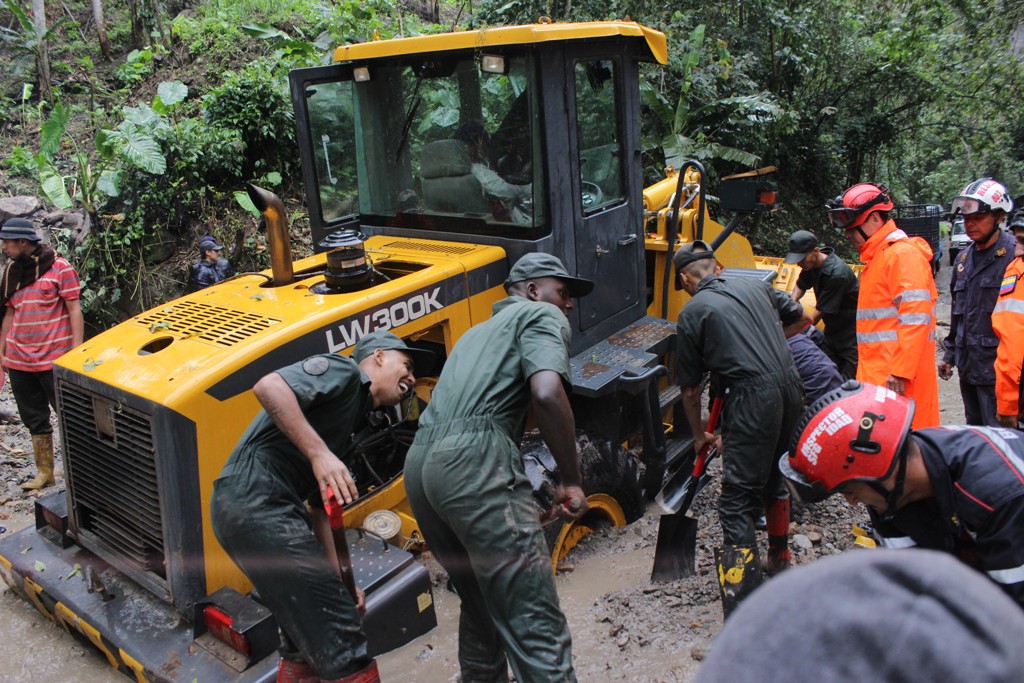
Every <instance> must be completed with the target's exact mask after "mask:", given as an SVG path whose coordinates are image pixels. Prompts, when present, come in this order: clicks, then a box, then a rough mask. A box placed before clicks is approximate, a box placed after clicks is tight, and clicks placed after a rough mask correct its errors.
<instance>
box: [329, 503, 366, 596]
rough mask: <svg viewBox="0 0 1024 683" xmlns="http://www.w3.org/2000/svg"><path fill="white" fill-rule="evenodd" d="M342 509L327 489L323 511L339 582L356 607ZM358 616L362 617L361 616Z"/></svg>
mask: <svg viewBox="0 0 1024 683" xmlns="http://www.w3.org/2000/svg"><path fill="white" fill-rule="evenodd" d="M343 508H344V505H343V504H342V503H341V502H340V501H339V500H338V499H337V498H336V497H335V495H334V491H333V490H331V489H330V488H328V489H327V501H326V502H325V503H324V511H325V512H326V513H327V521H328V523H329V524H330V525H331V534H333V536H334V552H335V553H336V554H337V555H338V568H339V571H340V573H341V581H342V583H344V584H345V588H347V589H348V592H349V593H351V594H352V600H353V601H354V602H355V603H356V604H357V605H358V604H359V595H358V591H356V578H355V575H354V573H353V571H352V559H351V558H350V557H349V554H348V539H347V538H346V537H345V519H344V511H343ZM359 616H362V614H360V615H359Z"/></svg>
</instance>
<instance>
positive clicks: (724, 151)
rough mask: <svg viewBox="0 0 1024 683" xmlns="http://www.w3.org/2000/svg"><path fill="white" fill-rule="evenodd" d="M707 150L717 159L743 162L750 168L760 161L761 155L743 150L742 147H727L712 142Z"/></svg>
mask: <svg viewBox="0 0 1024 683" xmlns="http://www.w3.org/2000/svg"><path fill="white" fill-rule="evenodd" d="M709 151H710V152H711V154H712V156H714V157H717V158H719V159H725V160H726V161H733V162H735V163H737V164H743V165H744V166H749V167H750V168H755V167H756V166H757V165H758V164H760V163H761V157H759V156H757V155H756V154H751V153H750V152H745V151H744V150H742V149H736V148H735V147H728V146H726V145H719V144H717V143H716V144H712V145H710V146H709Z"/></svg>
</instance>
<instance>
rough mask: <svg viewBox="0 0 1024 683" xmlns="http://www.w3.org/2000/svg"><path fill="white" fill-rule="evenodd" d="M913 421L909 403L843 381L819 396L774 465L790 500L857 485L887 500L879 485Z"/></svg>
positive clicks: (870, 387) (810, 499) (883, 390)
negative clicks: (786, 485)
mask: <svg viewBox="0 0 1024 683" xmlns="http://www.w3.org/2000/svg"><path fill="white" fill-rule="evenodd" d="M913 418H914V401H913V400H912V399H909V398H905V397H903V396H900V395H899V394H897V393H896V392H894V391H891V390H889V389H886V388H885V387H879V386H875V385H874V384H861V383H860V382H857V381H855V380H848V381H847V382H844V383H843V385H842V386H841V387H839V388H838V389H836V390H834V391H831V392H829V393H828V394H826V395H825V396H822V397H821V398H820V399H818V400H817V401H815V402H814V404H812V405H811V407H809V408H808V409H807V410H806V411H805V412H804V415H803V417H802V418H801V420H800V423H799V424H798V425H797V429H796V434H797V436H796V443H795V444H794V446H793V449H792V450H791V451H790V452H789V453H786V454H785V455H783V456H782V458H781V459H780V460H779V468H780V469H781V470H782V474H783V475H785V477H786V480H787V481H786V483H787V484H788V486H789V490H790V492H791V493H792V495H793V497H794V498H796V499H797V500H799V501H801V502H805V503H808V502H814V501H818V500H822V499H823V498H826V497H828V496H830V495H832V494H833V493H836V492H838V491H839V490H841V489H842V488H843V487H844V486H846V485H847V484H849V483H852V482H858V481H859V482H864V483H867V484H870V485H872V487H873V488H876V489H878V490H879V491H880V492H881V493H882V494H883V495H886V496H888V495H889V494H890V493H891V492H890V491H888V490H885V489H881V488H880V487H879V482H882V481H884V480H885V479H887V478H888V477H889V475H891V474H892V472H893V470H894V469H895V466H896V464H897V462H898V461H899V460H900V457H901V456H902V457H905V455H904V453H903V446H904V444H905V442H906V440H907V434H909V433H910V423H911V421H912V420H913ZM899 488H900V490H902V482H900V486H899Z"/></svg>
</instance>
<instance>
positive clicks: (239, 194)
mask: <svg viewBox="0 0 1024 683" xmlns="http://www.w3.org/2000/svg"><path fill="white" fill-rule="evenodd" d="M235 201H236V202H238V205H239V206H240V207H242V208H243V209H245V210H246V211H248V212H249V213H251V214H252V215H253V216H256V217H257V218H259V216H260V210H259V209H257V208H256V205H255V204H253V203H252V199H250V198H249V193H248V192H243V191H242V190H235Z"/></svg>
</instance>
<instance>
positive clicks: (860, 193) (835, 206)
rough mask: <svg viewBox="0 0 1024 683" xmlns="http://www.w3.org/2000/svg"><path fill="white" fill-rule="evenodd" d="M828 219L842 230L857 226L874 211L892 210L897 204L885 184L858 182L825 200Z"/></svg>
mask: <svg viewBox="0 0 1024 683" xmlns="http://www.w3.org/2000/svg"><path fill="white" fill-rule="evenodd" d="M825 208H826V209H827V210H828V219H829V220H830V221H832V225H834V226H835V227H837V228H839V229H840V230H850V229H852V228H856V227H857V226H858V225H860V224H861V223H863V222H864V220H865V219H866V218H867V217H868V215H869V214H870V213H871V212H872V211H892V210H893V209H894V208H896V205H895V204H893V202H892V195H890V194H889V190H887V189H886V188H885V185H875V184H874V183H858V184H856V185H854V186H853V187H851V188H849V189H847V190H846V191H845V192H843V193H842V194H841V195H839V196H838V197H836V198H835V199H830V200H829V201H827V202H825Z"/></svg>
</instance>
